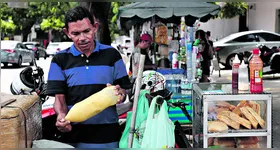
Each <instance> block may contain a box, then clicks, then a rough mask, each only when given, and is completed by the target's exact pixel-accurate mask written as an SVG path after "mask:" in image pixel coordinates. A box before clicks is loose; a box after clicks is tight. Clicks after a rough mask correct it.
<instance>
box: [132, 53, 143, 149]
mask: <svg viewBox="0 0 280 150" xmlns="http://www.w3.org/2000/svg"><path fill="white" fill-rule="evenodd" d="M145 57H146V56H145V55H141V56H140V62H139V70H138V74H137V78H136V88H135V95H134V101H133V108H132V116H131V122H130V129H129V135H128V148H132V143H133V134H134V129H135V120H136V111H137V105H138V98H139V94H140V88H141V83H142V75H143V70H144V62H145Z"/></svg>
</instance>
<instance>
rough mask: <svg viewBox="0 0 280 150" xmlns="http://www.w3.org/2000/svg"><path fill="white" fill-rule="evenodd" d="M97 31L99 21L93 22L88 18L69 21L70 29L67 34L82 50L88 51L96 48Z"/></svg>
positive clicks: (65, 30) (66, 31)
mask: <svg viewBox="0 0 280 150" xmlns="http://www.w3.org/2000/svg"><path fill="white" fill-rule="evenodd" d="M96 31H97V23H95V24H94V25H92V24H91V22H90V20H89V19H88V18H84V19H83V20H78V21H77V22H70V23H68V30H67V29H64V32H65V34H67V36H68V37H69V38H70V39H71V40H72V41H73V42H74V44H75V47H76V48H77V49H78V50H80V51H87V50H91V49H93V48H94V38H95V37H94V36H95V33H96Z"/></svg>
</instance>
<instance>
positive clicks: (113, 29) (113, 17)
mask: <svg viewBox="0 0 280 150" xmlns="http://www.w3.org/2000/svg"><path fill="white" fill-rule="evenodd" d="M130 3H131V2H112V3H111V11H110V13H109V19H108V22H109V28H110V37H111V39H112V40H114V39H115V37H117V36H119V35H120V34H125V33H124V32H122V31H121V30H119V28H118V26H117V20H118V18H117V14H118V12H119V7H121V6H124V5H127V4H130Z"/></svg>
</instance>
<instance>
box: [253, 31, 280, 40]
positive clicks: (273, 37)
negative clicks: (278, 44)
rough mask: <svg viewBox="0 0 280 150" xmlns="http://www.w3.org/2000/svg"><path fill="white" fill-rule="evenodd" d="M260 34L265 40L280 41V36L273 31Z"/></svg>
mask: <svg viewBox="0 0 280 150" xmlns="http://www.w3.org/2000/svg"><path fill="white" fill-rule="evenodd" d="M258 36H260V37H262V38H263V39H264V40H265V41H280V36H277V35H274V34H271V33H258Z"/></svg>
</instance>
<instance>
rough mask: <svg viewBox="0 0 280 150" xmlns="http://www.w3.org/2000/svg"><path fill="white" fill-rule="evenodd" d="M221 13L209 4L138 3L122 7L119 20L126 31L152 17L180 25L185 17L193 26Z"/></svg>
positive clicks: (189, 24) (188, 23) (217, 6)
mask: <svg viewBox="0 0 280 150" xmlns="http://www.w3.org/2000/svg"><path fill="white" fill-rule="evenodd" d="M219 11H220V6H219V5H215V4H211V3H207V2H136V3H132V4H129V5H126V6H122V7H120V8H119V12H118V18H119V21H120V22H119V23H120V26H121V28H126V29H130V28H131V27H132V26H133V25H135V24H138V23H143V22H146V21H148V20H151V18H152V17H154V18H155V20H156V22H157V21H161V22H163V23H176V24H178V23H180V18H181V17H182V16H184V17H185V20H186V24H187V25H188V26H193V24H194V23H195V21H196V20H200V21H201V22H207V21H208V20H209V19H210V18H211V17H213V16H216V15H217V14H218V13H219Z"/></svg>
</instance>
